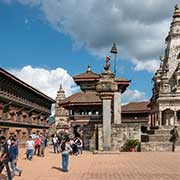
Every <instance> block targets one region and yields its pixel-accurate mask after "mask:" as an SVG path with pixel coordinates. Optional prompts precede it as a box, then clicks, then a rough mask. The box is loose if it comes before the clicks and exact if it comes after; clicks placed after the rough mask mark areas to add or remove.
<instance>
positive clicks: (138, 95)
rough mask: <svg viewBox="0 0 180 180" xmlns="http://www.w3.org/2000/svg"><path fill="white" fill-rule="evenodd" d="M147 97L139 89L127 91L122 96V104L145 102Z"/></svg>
mask: <svg viewBox="0 0 180 180" xmlns="http://www.w3.org/2000/svg"><path fill="white" fill-rule="evenodd" d="M146 99H147V98H146V96H145V93H144V92H141V91H139V90H137V89H135V90H131V89H127V90H126V91H125V93H124V94H123V95H122V104H124V103H128V102H134V101H135V102H136V101H144V100H146Z"/></svg>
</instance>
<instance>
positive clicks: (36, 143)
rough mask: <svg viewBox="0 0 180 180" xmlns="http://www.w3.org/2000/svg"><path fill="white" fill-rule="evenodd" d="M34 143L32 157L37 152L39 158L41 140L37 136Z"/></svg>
mask: <svg viewBox="0 0 180 180" xmlns="http://www.w3.org/2000/svg"><path fill="white" fill-rule="evenodd" d="M34 143H35V150H34V155H36V152H37V155H38V156H40V147H41V139H40V137H39V136H37V137H36V139H35V141H34Z"/></svg>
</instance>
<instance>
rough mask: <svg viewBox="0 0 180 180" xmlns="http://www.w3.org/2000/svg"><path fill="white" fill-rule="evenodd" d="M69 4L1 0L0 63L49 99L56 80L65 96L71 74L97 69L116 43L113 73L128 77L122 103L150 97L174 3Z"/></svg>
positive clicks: (40, 0)
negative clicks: (115, 67) (128, 82)
mask: <svg viewBox="0 0 180 180" xmlns="http://www.w3.org/2000/svg"><path fill="white" fill-rule="evenodd" d="M73 2H74V3H70V2H67V1H65V0H62V1H58V0H52V1H50V0H47V1H42V0H24V1H23V0H14V1H12V0H0V66H1V67H2V68H4V69H6V70H8V71H10V72H12V73H14V74H15V75H16V76H18V77H19V78H21V79H23V80H24V81H26V82H27V83H29V84H31V85H33V86H35V87H36V88H38V89H40V90H41V91H43V92H45V93H46V94H47V95H49V96H51V97H53V98H54V97H55V94H56V91H57V90H58V87H59V84H60V83H62V84H63V85H64V89H65V90H66V94H67V95H70V94H71V93H73V92H75V91H76V88H75V89H73V88H74V85H73V82H72V78H71V76H73V75H76V74H79V73H82V72H84V71H86V69H87V66H88V64H90V65H91V67H92V70H93V71H94V72H97V73H99V72H102V71H103V65H104V62H105V61H104V59H105V56H106V55H109V50H110V48H111V45H112V43H113V42H116V43H117V46H118V51H119V53H118V61H117V75H118V76H120V77H124V78H127V79H130V80H132V83H131V85H130V87H129V90H128V92H127V94H126V95H125V96H124V99H123V101H124V102H128V101H139V100H145V99H149V98H150V96H151V89H152V81H151V79H152V76H153V74H154V72H155V70H156V69H157V68H158V66H159V63H160V62H159V59H158V58H159V56H160V55H163V53H164V48H165V44H164V39H165V37H166V36H167V34H168V31H169V30H168V29H169V26H170V22H171V17H172V13H173V6H174V5H175V3H176V1H172V2H171V3H168V1H167V2H166V1H161V0H160V1H159V2H157V1H155V0H153V1H151V4H149V3H148V2H144V1H139V2H138V3H135V1H134V4H133V1H132V2H130V3H129V4H128V2H127V1H124V0H123V1H122V2H121V3H120V4H119V2H118V1H116V0H113V1H112V2H111V4H109V3H110V2H108V1H106V0H104V1H103V2H101V5H102V6H103V3H104V7H106V6H107V7H108V8H109V9H106V8H104V7H103V8H102V7H101V8H100V9H99V7H100V4H99V3H97V2H96V1H95V0H92V1H90V0H87V1H86V3H85V2H83V1H82V0H79V1H78V0H75V1H73ZM140 3H141V7H139V6H140ZM80 5H81V6H82V7H81V6H80ZM120 5H121V6H120ZM162 5H163V7H164V8H163V9H162ZM132 7H133V10H134V14H133V10H132V11H131V12H129V13H126V12H127V10H128V8H132ZM139 8H140V9H139ZM164 11H165V12H164ZM113 60H114V57H113V56H112V60H111V61H112V62H111V64H112V67H113ZM58 68H59V69H58ZM39 72H40V74H42V76H40V77H38V73H39ZM35 73H36V74H37V77H36V78H34V74H35ZM39 78H44V79H43V80H42V79H39ZM67 79H68V82H67ZM41 83H42V84H41ZM45 84H46V85H45ZM72 87H73V88H72Z"/></svg>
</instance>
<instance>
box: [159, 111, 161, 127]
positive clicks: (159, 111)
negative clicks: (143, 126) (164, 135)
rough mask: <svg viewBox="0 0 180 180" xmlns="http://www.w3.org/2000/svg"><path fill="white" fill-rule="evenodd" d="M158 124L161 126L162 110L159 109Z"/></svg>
mask: <svg viewBox="0 0 180 180" xmlns="http://www.w3.org/2000/svg"><path fill="white" fill-rule="evenodd" d="M159 126H162V111H159Z"/></svg>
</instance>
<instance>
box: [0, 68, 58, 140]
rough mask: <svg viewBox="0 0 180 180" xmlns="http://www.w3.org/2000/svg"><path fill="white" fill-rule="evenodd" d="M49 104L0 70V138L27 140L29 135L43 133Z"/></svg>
mask: <svg viewBox="0 0 180 180" xmlns="http://www.w3.org/2000/svg"><path fill="white" fill-rule="evenodd" d="M52 103H55V101H54V100H53V99H51V98H50V97H48V96H46V95H45V94H43V93H42V92H40V91H38V90H37V89H35V88H33V87H32V86H30V85H28V84H27V83H25V82H23V81H22V80H20V79H18V78H17V77H15V76H13V75H12V74H10V73H9V72H7V71H5V70H4V69H2V68H0V135H5V136H7V137H8V136H9V135H11V134H17V135H18V137H19V138H20V139H26V138H27V136H28V135H29V134H31V133H39V132H44V133H45V132H46V130H48V128H49V124H48V117H49V115H50V114H51V104H52Z"/></svg>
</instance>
